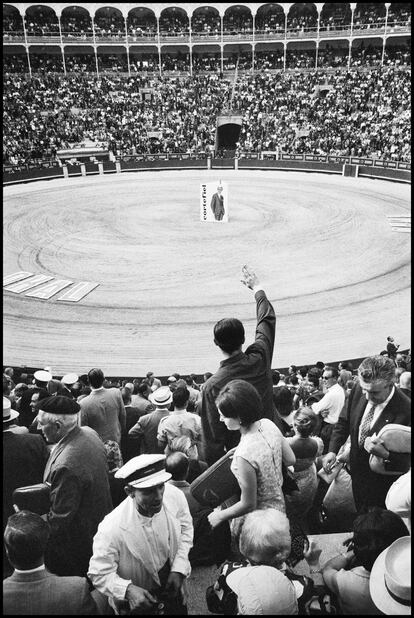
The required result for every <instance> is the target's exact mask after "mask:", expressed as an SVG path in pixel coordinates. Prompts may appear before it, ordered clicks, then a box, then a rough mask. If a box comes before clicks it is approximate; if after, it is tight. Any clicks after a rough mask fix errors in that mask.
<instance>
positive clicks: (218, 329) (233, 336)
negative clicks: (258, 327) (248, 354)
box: [214, 318, 244, 354]
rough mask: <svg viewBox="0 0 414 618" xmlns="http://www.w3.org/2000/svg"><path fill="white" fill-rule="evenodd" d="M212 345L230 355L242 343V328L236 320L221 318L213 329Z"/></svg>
mask: <svg viewBox="0 0 414 618" xmlns="http://www.w3.org/2000/svg"><path fill="white" fill-rule="evenodd" d="M214 343H215V344H216V345H218V347H219V348H220V349H221V350H223V352H226V354H231V353H232V352H234V351H235V350H238V349H239V348H240V346H242V345H243V343H244V326H243V324H242V323H241V322H240V320H238V319H237V318H223V319H222V320H219V321H218V322H217V324H216V325H215V327H214Z"/></svg>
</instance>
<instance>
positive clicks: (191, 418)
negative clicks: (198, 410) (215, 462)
mask: <svg viewBox="0 0 414 618" xmlns="http://www.w3.org/2000/svg"><path fill="white" fill-rule="evenodd" d="M189 399H190V393H189V391H188V389H187V388H186V387H185V386H184V387H182V386H179V387H178V388H176V389H175V391H174V392H173V394H172V400H173V404H174V410H173V411H172V412H170V413H169V415H168V416H165V417H164V418H162V419H161V420H160V424H159V426H158V434H157V440H158V446H159V447H160V448H161V449H164V452H165V454H166V455H168V454H169V453H170V448H169V446H170V443H171V441H172V440H173V439H174V438H179V437H181V436H188V437H189V438H190V440H191V450H190V453H189V457H191V458H192V459H198V449H197V444H198V443H199V441H200V438H201V421H200V417H199V416H198V415H197V414H193V412H187V404H188V401H189Z"/></svg>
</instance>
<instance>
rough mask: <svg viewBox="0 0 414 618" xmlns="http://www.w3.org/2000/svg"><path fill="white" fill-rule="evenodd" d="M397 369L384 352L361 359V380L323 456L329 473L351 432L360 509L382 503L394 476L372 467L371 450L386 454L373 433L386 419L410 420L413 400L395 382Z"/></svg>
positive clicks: (352, 471)
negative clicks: (379, 472) (377, 471)
mask: <svg viewBox="0 0 414 618" xmlns="http://www.w3.org/2000/svg"><path fill="white" fill-rule="evenodd" d="M394 371H395V365H394V361H392V360H391V359H389V358H386V357H385V356H381V355H378V356H369V357H368V358H365V359H364V360H363V361H362V363H361V364H360V366H359V367H358V382H357V383H356V384H355V386H354V388H353V389H352V391H351V394H350V396H349V402H348V407H347V409H346V410H343V411H342V412H341V414H340V416H339V419H338V422H337V424H336V425H335V427H334V429H333V432H332V437H331V441H330V443H329V453H327V454H326V455H325V457H324V459H323V467H324V469H325V472H327V473H328V474H329V472H330V470H331V467H332V464H333V463H334V462H335V459H336V453H338V451H339V449H340V447H341V446H342V444H344V443H345V441H346V439H347V438H348V436H350V440H351V450H350V474H351V478H352V493H353V495H354V500H355V506H356V508H357V511H358V512H359V511H361V509H362V507H364V506H381V507H383V506H384V500H385V496H386V495H387V491H388V489H389V487H390V485H391V484H392V482H393V481H394V480H395V477H392V476H383V475H381V474H376V473H375V472H372V471H371V469H370V467H369V456H370V454H371V453H372V454H374V455H375V454H378V455H380V456H382V455H383V449H382V447H381V449H380V450H379V452H378V448H376V441H375V440H376V439H375V437H373V435H374V434H377V433H378V431H379V430H380V429H381V428H382V427H384V425H385V424H386V423H397V424H399V425H408V426H409V425H410V424H411V402H410V399H409V398H408V397H406V396H405V395H404V393H401V391H400V390H399V389H398V388H396V387H395V386H394ZM379 446H381V445H379Z"/></svg>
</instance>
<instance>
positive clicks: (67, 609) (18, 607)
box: [3, 511, 100, 616]
mask: <svg viewBox="0 0 414 618" xmlns="http://www.w3.org/2000/svg"><path fill="white" fill-rule="evenodd" d="M49 537H50V526H49V524H48V523H47V522H46V521H44V520H43V519H42V517H41V516H40V515H37V514H36V513H32V512H30V511H19V512H18V513H15V514H14V515H12V516H11V517H9V519H8V521H7V526H6V529H5V532H4V544H5V547H6V553H7V556H8V558H9V560H10V562H11V564H12V565H13V567H14V569H15V571H14V572H13V574H12V575H11V577H8V578H7V579H5V580H3V612H4V613H5V614H6V615H20V616H45V615H46V616H47V615H49V616H61V615H70V616H73V615H75V616H90V615H96V614H98V613H100V612H98V608H97V606H96V604H95V601H94V599H93V596H92V594H91V592H89V585H88V582H87V580H86V579H85V578H84V577H58V576H57V575H53V574H52V573H49V571H47V570H46V567H45V561H44V557H45V551H46V546H47V544H48V541H49ZM95 594H96V593H95Z"/></svg>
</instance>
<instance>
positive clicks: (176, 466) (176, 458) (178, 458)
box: [165, 451, 189, 481]
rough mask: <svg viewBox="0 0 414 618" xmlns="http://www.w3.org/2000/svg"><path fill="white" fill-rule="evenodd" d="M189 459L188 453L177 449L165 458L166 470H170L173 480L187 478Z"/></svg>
mask: <svg viewBox="0 0 414 618" xmlns="http://www.w3.org/2000/svg"><path fill="white" fill-rule="evenodd" d="M188 467H189V460H188V457H187V455H184V453H180V452H178V451H175V452H174V453H171V454H170V455H168V457H167V458H166V460H165V471H166V472H169V473H170V474H171V476H172V480H173V481H185V480H187V474H188Z"/></svg>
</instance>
